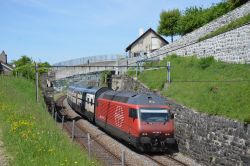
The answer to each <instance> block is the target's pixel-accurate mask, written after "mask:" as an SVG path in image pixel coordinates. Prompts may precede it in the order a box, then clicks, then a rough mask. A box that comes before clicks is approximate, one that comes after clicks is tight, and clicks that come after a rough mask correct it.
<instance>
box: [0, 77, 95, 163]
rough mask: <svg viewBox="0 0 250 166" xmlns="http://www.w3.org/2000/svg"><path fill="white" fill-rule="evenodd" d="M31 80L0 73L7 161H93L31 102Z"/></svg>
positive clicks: (0, 123)
mask: <svg viewBox="0 0 250 166" xmlns="http://www.w3.org/2000/svg"><path fill="white" fill-rule="evenodd" d="M34 89H35V88H34V84H33V83H32V82H29V81H27V80H25V79H21V78H10V77H1V76H0V127H1V130H2V132H3V138H2V139H3V141H4V143H5V145H6V147H7V151H8V153H9V154H10V155H11V156H13V160H12V161H11V163H10V164H11V165H18V166H21V165H24V166H28V165H43V166H45V165H48V166H49V165H96V163H93V162H92V161H89V160H88V159H87V155H86V154H85V153H83V152H82V151H81V149H80V148H79V147H78V146H77V145H75V144H71V143H70V139H69V138H68V137H67V136H66V135H65V134H62V132H61V131H60V129H59V128H58V127H57V126H56V125H55V122H53V120H52V118H51V116H50V115H49V114H48V113H47V111H46V109H45V106H44V103H39V104H35V91H34Z"/></svg>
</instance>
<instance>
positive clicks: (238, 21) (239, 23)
mask: <svg viewBox="0 0 250 166" xmlns="http://www.w3.org/2000/svg"><path fill="white" fill-rule="evenodd" d="M249 22H250V14H248V15H246V16H244V17H241V18H239V19H236V20H235V21H232V22H231V23H230V24H228V25H225V26H222V27H221V28H219V29H217V30H216V31H214V32H211V33H209V34H207V35H205V36H204V37H201V38H199V40H198V41H203V40H206V39H208V38H211V37H214V36H217V35H219V34H222V33H224V32H227V31H230V30H232V29H235V28H238V27H240V26H242V25H244V24H246V23H249Z"/></svg>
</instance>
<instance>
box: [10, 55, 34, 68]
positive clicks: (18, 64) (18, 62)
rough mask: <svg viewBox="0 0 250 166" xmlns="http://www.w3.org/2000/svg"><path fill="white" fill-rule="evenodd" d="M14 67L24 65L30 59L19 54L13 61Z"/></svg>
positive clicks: (30, 60)
mask: <svg viewBox="0 0 250 166" xmlns="http://www.w3.org/2000/svg"><path fill="white" fill-rule="evenodd" d="M13 63H14V64H15V65H16V67H20V66H24V65H27V64H31V63H32V59H31V58H30V57H28V56H26V55H23V56H21V58H20V59H18V60H16V61H14V62H13Z"/></svg>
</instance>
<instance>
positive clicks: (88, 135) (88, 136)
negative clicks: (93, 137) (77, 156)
mask: <svg viewBox="0 0 250 166" xmlns="http://www.w3.org/2000/svg"><path fill="white" fill-rule="evenodd" d="M87 138H88V154H89V158H90V134H89V133H88V134H87Z"/></svg>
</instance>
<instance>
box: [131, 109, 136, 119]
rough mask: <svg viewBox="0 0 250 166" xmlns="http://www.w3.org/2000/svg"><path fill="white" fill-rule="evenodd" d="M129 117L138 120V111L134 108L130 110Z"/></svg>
mask: <svg viewBox="0 0 250 166" xmlns="http://www.w3.org/2000/svg"><path fill="white" fill-rule="evenodd" d="M129 117H131V118H134V119H136V118H137V117H138V116H137V110H136V109H133V108H130V109H129Z"/></svg>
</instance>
